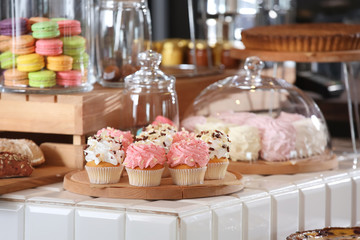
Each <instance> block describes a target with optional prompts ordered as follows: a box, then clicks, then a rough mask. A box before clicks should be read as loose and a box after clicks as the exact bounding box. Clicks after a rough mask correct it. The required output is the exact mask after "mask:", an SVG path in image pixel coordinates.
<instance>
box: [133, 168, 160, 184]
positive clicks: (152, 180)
mask: <svg viewBox="0 0 360 240" xmlns="http://www.w3.org/2000/svg"><path fill="white" fill-rule="evenodd" d="M163 171H164V168H162V169H159V170H137V169H132V168H126V172H127V174H128V177H129V184H130V185H133V186H139V187H152V186H159V185H160V182H161V175H162V173H163Z"/></svg>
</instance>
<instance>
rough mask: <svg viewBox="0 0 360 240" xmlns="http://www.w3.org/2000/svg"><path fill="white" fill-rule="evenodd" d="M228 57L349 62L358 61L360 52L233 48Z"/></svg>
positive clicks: (281, 60) (280, 60)
mask: <svg viewBox="0 0 360 240" xmlns="http://www.w3.org/2000/svg"><path fill="white" fill-rule="evenodd" d="M230 56H231V57H233V58H236V59H246V58H247V57H250V56H257V57H259V58H261V60H263V61H275V62H283V61H295V62H350V61H357V60H359V59H360V51H359V50H351V51H332V52H281V51H263V50H253V49H237V48H233V49H231V51H230Z"/></svg>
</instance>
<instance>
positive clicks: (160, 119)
mask: <svg viewBox="0 0 360 240" xmlns="http://www.w3.org/2000/svg"><path fill="white" fill-rule="evenodd" d="M161 123H166V124H169V125H171V126H175V123H174V122H173V121H171V120H170V119H168V118H166V117H164V116H160V115H159V116H157V117H156V118H155V120H154V122H152V123H151V124H153V125H157V124H161Z"/></svg>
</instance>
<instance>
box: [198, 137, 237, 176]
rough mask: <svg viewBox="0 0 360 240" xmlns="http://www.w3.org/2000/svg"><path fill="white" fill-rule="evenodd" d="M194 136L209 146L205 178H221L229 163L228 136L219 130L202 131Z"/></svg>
mask: <svg viewBox="0 0 360 240" xmlns="http://www.w3.org/2000/svg"><path fill="white" fill-rule="evenodd" d="M196 137H198V138H200V139H201V140H203V141H204V142H206V143H207V145H208V146H209V157H210V160H209V163H208V165H207V170H206V173H205V179H223V178H224V177H225V174H226V170H227V168H228V165H229V157H230V155H229V152H230V140H229V136H228V135H227V134H225V133H223V132H221V131H219V130H209V131H202V132H200V133H199V134H198V135H196Z"/></svg>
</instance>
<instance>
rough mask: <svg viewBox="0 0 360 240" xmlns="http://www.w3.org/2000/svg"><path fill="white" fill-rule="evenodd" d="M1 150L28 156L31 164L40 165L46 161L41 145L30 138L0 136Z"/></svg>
mask: <svg viewBox="0 0 360 240" xmlns="http://www.w3.org/2000/svg"><path fill="white" fill-rule="evenodd" d="M0 152H10V153H17V154H20V155H23V156H26V157H27V158H28V159H29V161H30V163H31V166H38V165H40V164H42V163H44V162H45V157H44V154H43V152H42V151H41V149H40V147H39V146H38V145H37V144H36V143H35V142H33V141H32V140H30V139H9V138H0Z"/></svg>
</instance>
